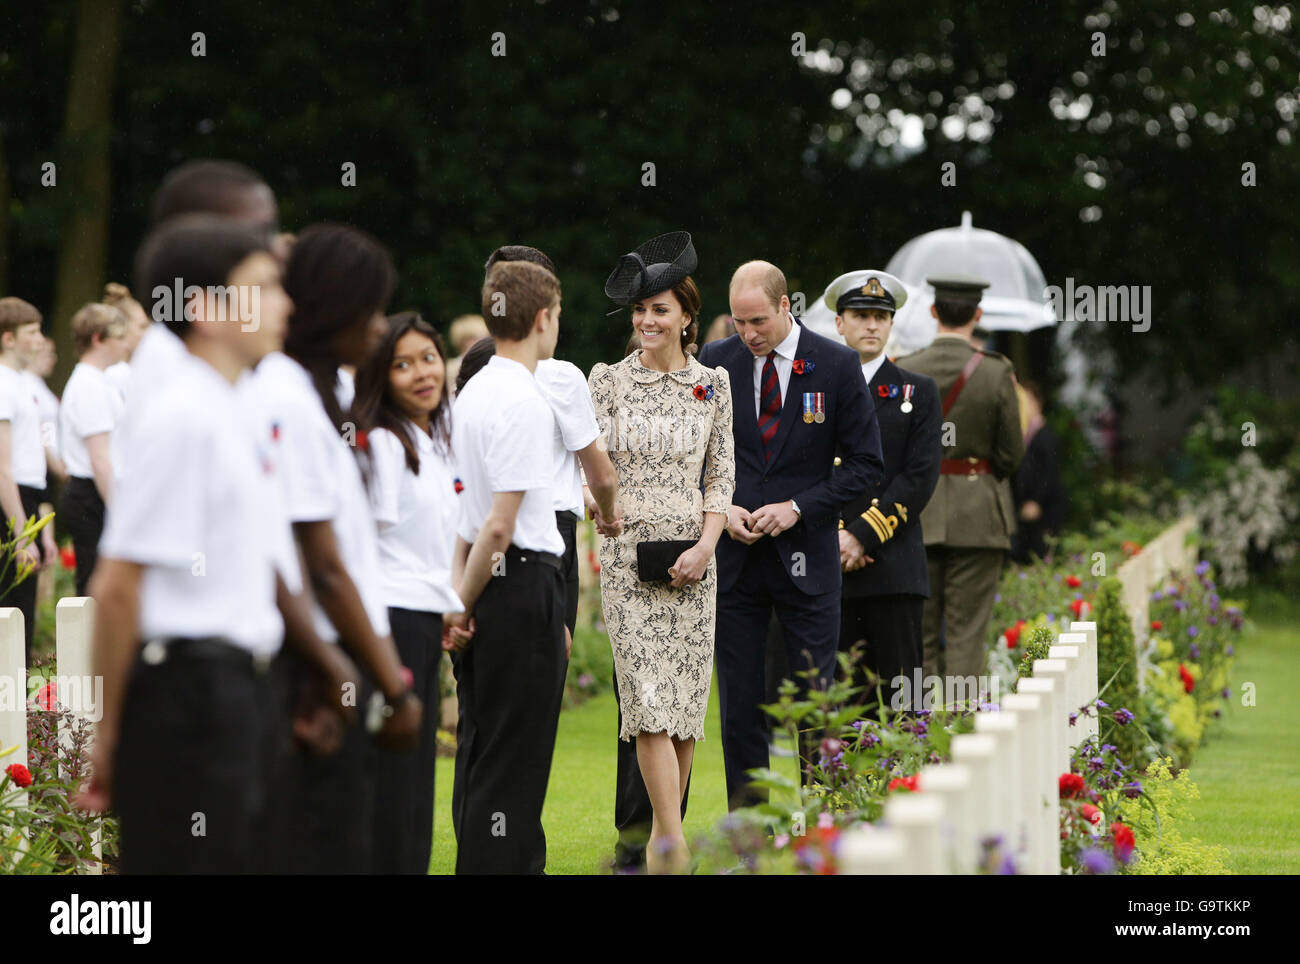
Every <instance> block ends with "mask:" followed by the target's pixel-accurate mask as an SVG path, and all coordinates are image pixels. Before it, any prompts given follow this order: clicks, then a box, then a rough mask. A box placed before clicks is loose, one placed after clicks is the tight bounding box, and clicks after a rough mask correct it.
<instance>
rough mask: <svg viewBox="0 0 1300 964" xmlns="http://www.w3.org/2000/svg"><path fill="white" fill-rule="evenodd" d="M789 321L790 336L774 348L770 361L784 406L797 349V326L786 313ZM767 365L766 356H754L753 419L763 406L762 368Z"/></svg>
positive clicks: (798, 329)
mask: <svg viewBox="0 0 1300 964" xmlns="http://www.w3.org/2000/svg"><path fill="white" fill-rule="evenodd" d="M786 315H787V317H788V318H789V319H790V334H788V335H786V336H785V340H784V341H782V342H781V344H779V345H777V346H776V357H775V358H773V359H772V364H773V365H775V366H776V379H777V381H778V382H780V384H781V404H782V405H785V391H786V389H787V388H789V387H790V372H792V371H793V370H794V354H795V352H796V351H798V349H799V332H800V331H801V330H802V329H800V327H799V325H798V324H797V323H796V322H795V320H794V315H791V314H790V313H789V312H786ZM765 364H767V356H766V355H756V356H755V357H754V417H755V418H758V416H759V415H760V414H761V412H762V405H763V366H764V365H765Z"/></svg>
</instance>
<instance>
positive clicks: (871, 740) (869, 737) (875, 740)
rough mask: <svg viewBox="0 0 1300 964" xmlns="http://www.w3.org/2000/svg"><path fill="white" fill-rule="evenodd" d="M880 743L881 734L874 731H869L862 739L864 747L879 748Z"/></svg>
mask: <svg viewBox="0 0 1300 964" xmlns="http://www.w3.org/2000/svg"><path fill="white" fill-rule="evenodd" d="M879 743H880V734H879V733H877V732H875V731H874V730H868V731H867V733H866V736H864V737H863V738H862V745H863V746H877V745H878V744H879Z"/></svg>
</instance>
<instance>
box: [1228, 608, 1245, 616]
mask: <svg viewBox="0 0 1300 964" xmlns="http://www.w3.org/2000/svg"><path fill="white" fill-rule="evenodd" d="M1224 612H1225V613H1227V614H1228V615H1229V616H1240V615H1241V610H1240V609H1238V608H1237V607H1236V606H1229V607H1228V608H1226V609H1225V610H1224Z"/></svg>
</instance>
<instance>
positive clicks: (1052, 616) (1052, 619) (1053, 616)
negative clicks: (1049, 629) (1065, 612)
mask: <svg viewBox="0 0 1300 964" xmlns="http://www.w3.org/2000/svg"><path fill="white" fill-rule="evenodd" d="M1047 621H1048V622H1049V623H1054V622H1056V613H1048V614H1047Z"/></svg>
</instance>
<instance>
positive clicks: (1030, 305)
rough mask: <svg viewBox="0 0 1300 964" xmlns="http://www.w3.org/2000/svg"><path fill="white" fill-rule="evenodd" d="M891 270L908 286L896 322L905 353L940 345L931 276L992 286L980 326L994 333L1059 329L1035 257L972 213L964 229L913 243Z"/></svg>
mask: <svg viewBox="0 0 1300 964" xmlns="http://www.w3.org/2000/svg"><path fill="white" fill-rule="evenodd" d="M885 270H886V271H888V272H889V273H890V274H892V275H896V276H897V277H899V278H901V279H902V280H903V283H904V284H906V285H907V286H908V302H907V304H906V305H905V306H904V310H903V311H901V312H899V317H898V318H896V319H895V322H894V336H895V340H896V341H897V342H898V349H899V350H900V351H902V352H907V351H915V350H917V349H920V348H924V347H925V346H926V345H928V344H930V342H931V341H933V340H934V334H935V328H936V324H935V321H934V319H933V318H931V317H930V306H931V305H932V304H934V289H933V288H931V287H930V286H929V285H927V284H926V283H925V279H926V278H927V277H928V276H930V275H937V274H969V275H975V276H976V277H979V278H983V279H984V280H985V281H987V282H988V283H989V287H988V288H987V289H986V290H985V292H984V298H983V300H982V301H981V302H980V307H981V308H983V309H984V315H983V317H982V318H981V320H980V325H981V326H982V327H984V328H987V329H988V330H989V331H1033V330H1034V329H1036V328H1046V327H1049V326H1052V325H1055V324H1056V316H1055V315H1054V314H1053V312H1052V309H1051V306H1050V305H1049V304H1048V303H1047V301H1046V299H1045V298H1044V294H1043V293H1044V289H1045V288H1046V287H1047V281H1046V279H1044V277H1043V269H1042V268H1040V267H1038V262H1037V261H1035V260H1034V256H1033V255H1032V254H1030V253H1029V252H1028V250H1026V249H1025V246H1024V245H1023V244H1021V243H1020V242H1018V241H1014V240H1012V239H1011V238H1008V237H1006V236H1005V235H1002V234H998V233H997V232H996V231H986V230H984V229H983V228H977V227H974V226H973V225H972V223H971V215H970V212H969V211H963V212H962V216H961V227H958V228H941V229H939V230H938V231H930V232H927V233H926V234H922V235H919V236H918V237H915V238H913V239H912V240H911V241H908V242H907V243H906V244H904V245H903V246H902V247H901V248H899V249H898V251H897V252H896V253H895V254H894V256H893V257H892V258H890V259H889V264H888V265H886V266H885Z"/></svg>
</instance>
